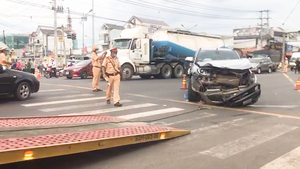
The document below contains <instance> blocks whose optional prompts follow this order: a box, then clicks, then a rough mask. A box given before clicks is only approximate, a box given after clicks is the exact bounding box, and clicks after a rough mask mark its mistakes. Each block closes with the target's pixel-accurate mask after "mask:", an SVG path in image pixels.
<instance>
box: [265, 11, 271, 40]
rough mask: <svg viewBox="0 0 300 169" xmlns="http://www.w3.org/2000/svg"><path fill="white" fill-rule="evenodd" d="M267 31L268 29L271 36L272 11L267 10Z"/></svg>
mask: <svg viewBox="0 0 300 169" xmlns="http://www.w3.org/2000/svg"><path fill="white" fill-rule="evenodd" d="M266 12H267V29H268V35H270V17H269V12H270V10H267V11H266Z"/></svg>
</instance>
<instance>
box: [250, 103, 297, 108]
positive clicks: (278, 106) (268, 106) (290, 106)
mask: <svg viewBox="0 0 300 169" xmlns="http://www.w3.org/2000/svg"><path fill="white" fill-rule="evenodd" d="M249 106H250V107H266V108H296V107H299V106H298V105H256V104H255V105H249Z"/></svg>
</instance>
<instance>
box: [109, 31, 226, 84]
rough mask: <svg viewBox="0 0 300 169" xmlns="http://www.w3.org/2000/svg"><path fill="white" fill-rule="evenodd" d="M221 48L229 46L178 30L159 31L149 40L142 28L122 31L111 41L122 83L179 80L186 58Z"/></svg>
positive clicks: (215, 37) (222, 41) (149, 37)
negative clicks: (135, 80)
mask: <svg viewBox="0 0 300 169" xmlns="http://www.w3.org/2000/svg"><path fill="white" fill-rule="evenodd" d="M230 45H231V44H230ZM224 46H228V44H225V41H224V40H223V39H222V38H221V37H218V36H205V35H200V34H196V33H191V32H188V31H180V30H176V31H171V30H161V31H157V32H155V33H154V34H153V35H151V36H148V35H147V34H143V33H142V31H141V28H133V29H125V30H123V31H122V33H121V35H120V37H118V38H115V39H114V41H113V47H117V48H118V58H119V60H120V64H121V69H122V70H121V72H122V75H121V76H122V80H129V79H131V78H132V76H134V75H139V76H140V77H141V78H144V79H148V78H151V77H152V76H153V77H154V78H159V79H168V78H180V77H182V76H183V74H184V73H185V70H186V69H187V68H188V66H189V63H187V62H186V61H185V58H186V57H187V56H194V55H195V52H196V50H197V49H199V48H220V47H224Z"/></svg>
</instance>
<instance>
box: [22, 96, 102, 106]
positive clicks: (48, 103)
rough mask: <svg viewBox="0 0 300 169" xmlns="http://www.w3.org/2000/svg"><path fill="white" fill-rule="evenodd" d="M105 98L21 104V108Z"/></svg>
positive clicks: (96, 98) (95, 98) (94, 98)
mask: <svg viewBox="0 0 300 169" xmlns="http://www.w3.org/2000/svg"><path fill="white" fill-rule="evenodd" d="M105 98H106V97H92V98H85V99H73V100H60V101H50V102H40V103H30V104H22V106H24V107H35V106H45V105H53V104H63V103H74V102H84V101H91V100H101V99H105Z"/></svg>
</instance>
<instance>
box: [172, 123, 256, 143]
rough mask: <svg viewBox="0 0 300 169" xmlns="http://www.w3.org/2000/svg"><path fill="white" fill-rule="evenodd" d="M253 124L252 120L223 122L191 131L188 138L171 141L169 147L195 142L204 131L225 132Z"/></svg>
mask: <svg viewBox="0 0 300 169" xmlns="http://www.w3.org/2000/svg"><path fill="white" fill-rule="evenodd" d="M253 122H254V120H244V119H243V118H238V119H234V120H231V121H225V122H222V123H219V124H215V125H211V126H207V127H201V128H198V129H194V130H192V131H191V133H192V134H190V135H188V136H185V137H181V138H178V139H176V140H175V141H173V143H171V145H175V144H176V143H180V144H181V143H186V142H188V141H191V140H196V138H199V137H203V134H204V132H206V131H208V132H210V133H212V132H216V131H218V129H220V130H223V131H227V130H230V129H231V128H233V127H240V126H244V125H246V124H249V123H253Z"/></svg>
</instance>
